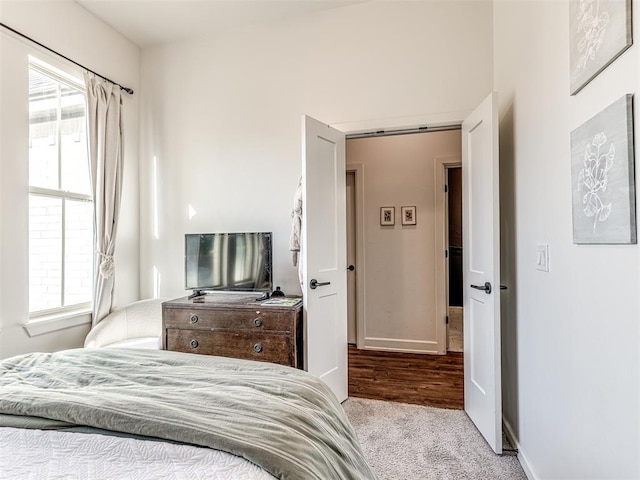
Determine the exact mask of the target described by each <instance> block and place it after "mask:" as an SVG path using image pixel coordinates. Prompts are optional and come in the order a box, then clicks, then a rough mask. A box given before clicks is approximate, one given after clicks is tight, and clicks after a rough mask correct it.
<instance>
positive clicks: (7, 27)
mask: <svg viewBox="0 0 640 480" xmlns="http://www.w3.org/2000/svg"><path fill="white" fill-rule="evenodd" d="M0 27H3V28H6V29H7V30H9V31H11V32H13V33H15V34H16V35H18V36H20V37H22V38H25V39H27V40H29V41H30V42H32V43H35V44H36V45H38V46H40V47H42V48H44V49H45V50H48V51H49V52H51V53H55V54H56V55H58V56H59V57H62V58H64V59H65V60H67V61H69V62H71V63H73V64H74V65H77V66H78V67H80V68H82V69H84V70H86V71H88V72H91V73H93V74H94V75H97V76H99V77H100V78H102V79H104V80H106V81H107V82H109V83H113V84H114V85H116V86H118V87H120V89H121V90H124V91H125V92H127V93H128V94H129V95H133V89H132V88H129V87H123V86H122V85H120V84H119V83H118V82H114V81H113V80H111V79H109V78H107V77H105V76H104V75H100V74H99V73H97V72H94V71H93V70H91V69H90V68H87V67H85V66H84V65H81V64H79V63H78V62H76V61H74V60H71V59H70V58H69V57H67V56H65V55H63V54H61V53H59V52H56V51H55V50H53V49H52V48H49V47H47V46H46V45H43V44H42V43H40V42H38V41H36V40H34V39H33V38H31V37H28V36H26V35H25V34H24V33H20V32H19V31H17V30H14V29H13V28H11V27H10V26H8V25H5V24H4V23H1V22H0Z"/></svg>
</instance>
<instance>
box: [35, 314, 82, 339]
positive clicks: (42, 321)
mask: <svg viewBox="0 0 640 480" xmlns="http://www.w3.org/2000/svg"><path fill="white" fill-rule="evenodd" d="M90 323H91V309H90V308H89V309H87V308H83V309H81V310H69V311H66V312H62V313H55V314H51V315H43V316H39V317H37V318H33V319H31V320H29V321H27V322H25V323H23V324H22V327H23V328H24V329H25V330H26V331H27V333H28V334H29V336H30V337H35V336H37V335H43V334H45V333H51V332H55V331H57V330H62V329H64V328H71V327H77V326H79V325H85V324H90Z"/></svg>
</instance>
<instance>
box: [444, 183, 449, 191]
mask: <svg viewBox="0 0 640 480" xmlns="http://www.w3.org/2000/svg"><path fill="white" fill-rule="evenodd" d="M448 192H449V185H446V184H445V186H444V193H448Z"/></svg>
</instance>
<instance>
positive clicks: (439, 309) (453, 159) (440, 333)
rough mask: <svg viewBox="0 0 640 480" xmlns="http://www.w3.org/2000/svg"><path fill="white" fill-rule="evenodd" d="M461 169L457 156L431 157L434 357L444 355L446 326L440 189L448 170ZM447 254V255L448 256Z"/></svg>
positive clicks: (445, 212) (445, 210) (444, 207)
mask: <svg viewBox="0 0 640 480" xmlns="http://www.w3.org/2000/svg"><path fill="white" fill-rule="evenodd" d="M454 167H460V168H462V157H461V156H460V155H447V156H444V157H435V159H434V162H433V168H434V172H433V182H434V184H433V192H434V197H435V198H434V206H435V216H434V232H435V234H434V235H435V249H436V251H435V258H436V338H437V339H438V343H439V344H440V348H441V349H439V351H438V353H440V354H443V355H444V354H446V353H447V349H448V343H449V342H448V337H447V332H448V328H449V327H448V325H447V315H449V307H448V305H449V268H448V266H449V258H448V257H445V251H446V250H447V248H448V247H447V245H448V243H449V241H448V240H449V228H448V227H449V220H448V216H449V202H448V201H447V195H448V194H447V193H446V192H445V191H444V186H445V185H448V183H447V175H446V173H447V170H448V169H449V168H454ZM450 254H451V252H449V256H450Z"/></svg>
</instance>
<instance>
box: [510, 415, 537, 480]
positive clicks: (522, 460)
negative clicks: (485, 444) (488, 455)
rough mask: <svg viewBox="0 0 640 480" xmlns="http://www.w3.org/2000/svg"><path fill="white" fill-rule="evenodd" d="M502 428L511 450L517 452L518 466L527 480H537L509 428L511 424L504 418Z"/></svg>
mask: <svg viewBox="0 0 640 480" xmlns="http://www.w3.org/2000/svg"><path fill="white" fill-rule="evenodd" d="M502 428H503V431H504V434H505V435H506V436H507V439H508V440H509V443H510V444H511V445H513V448H515V449H517V450H518V461H519V462H520V465H522V470H524V473H525V475H526V476H527V478H528V479H529V480H538V479H539V477H538V476H537V475H536V474H535V472H534V470H533V467H532V466H531V462H529V459H528V457H527V454H526V453H525V452H524V451H523V450H522V445H520V442H518V438H517V437H516V435H515V433H514V432H513V428H512V427H511V424H510V423H509V421H508V420H507V419H506V418H504V416H503V417H502Z"/></svg>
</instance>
